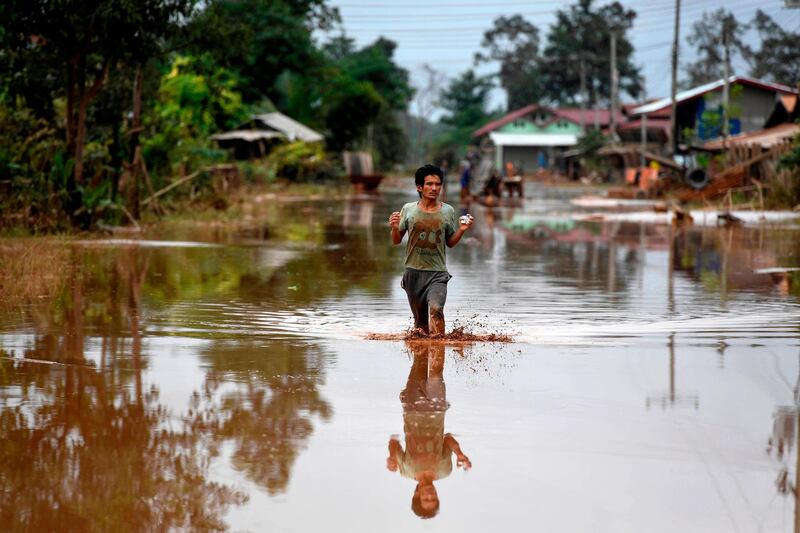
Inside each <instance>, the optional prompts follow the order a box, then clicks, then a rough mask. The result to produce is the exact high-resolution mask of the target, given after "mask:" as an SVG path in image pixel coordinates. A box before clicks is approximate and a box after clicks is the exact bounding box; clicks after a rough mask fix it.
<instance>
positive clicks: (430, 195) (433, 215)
mask: <svg viewBox="0 0 800 533" xmlns="http://www.w3.org/2000/svg"><path fill="white" fill-rule="evenodd" d="M442 179H443V175H442V170H441V169H440V168H439V167H436V166H433V165H425V166H423V167H420V168H418V169H417V172H416V173H415V174H414V182H415V183H416V185H417V193H418V194H419V201H418V202H410V203H407V204H406V205H404V206H403V208H402V209H401V210H400V211H395V212H394V213H392V214H391V216H389V225H390V226H391V228H392V244H400V242H401V241H402V240H403V236H404V235H405V234H406V231H408V242H407V243H406V272H405V274H403V281H402V283H401V286H402V287H403V289H405V291H406V294H407V295H408V303H409V305H410V306H411V312H412V313H413V314H414V327H415V328H416V329H418V330H421V332H423V333H425V334H430V335H443V334H444V303H445V300H446V299H447V282H448V281H450V278H451V277H452V276H451V275H450V274H449V273H448V272H447V266H446V265H445V248H444V246H445V244H447V246H448V247H450V248H452V247H453V246H455V245H456V244H458V241H460V240H461V237H462V236H463V235H464V232H465V231H467V230H468V229H469V228H470V226H472V221H473V218H472V215H464V216H462V217H461V218H458V217H456V212H455V210H454V209H453V207H452V206H450V205H447V204H445V203H442V202H440V201H439V193H440V192H441V190H442Z"/></svg>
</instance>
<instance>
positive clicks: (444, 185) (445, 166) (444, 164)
mask: <svg viewBox="0 0 800 533" xmlns="http://www.w3.org/2000/svg"><path fill="white" fill-rule="evenodd" d="M439 168H441V169H442V201H443V202H446V201H447V171H448V170H450V163H449V162H448V161H447V159H442V163H441V165H439Z"/></svg>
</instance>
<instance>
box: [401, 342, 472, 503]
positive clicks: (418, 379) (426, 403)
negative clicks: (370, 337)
mask: <svg viewBox="0 0 800 533" xmlns="http://www.w3.org/2000/svg"><path fill="white" fill-rule="evenodd" d="M406 346H407V347H408V349H409V350H410V352H411V355H412V357H413V361H412V364H411V370H410V371H409V373H408V382H407V383H406V387H405V389H403V390H402V391H401V392H400V402H401V403H402V404H403V430H404V432H405V448H404V447H403V445H402V444H401V443H400V440H399V437H397V436H392V438H391V439H389V456H388V457H387V458H386V467H387V468H388V469H389V470H390V471H392V472H399V473H400V475H401V476H403V477H405V478H408V479H412V480H414V481H416V482H417V485H416V487H415V489H414V493H413V495H412V497H411V509H412V511H414V513H415V514H416V515H417V516H419V517H421V518H432V517H434V516H436V514H437V513H438V512H439V495H438V493H437V492H436V487H435V486H434V481H437V480H440V479H443V478H445V477H447V476H449V475H450V473H451V472H452V470H453V461H452V456H453V455H455V456H456V464H457V466H458V467H460V468H463V469H464V470H468V469H470V468H472V463H471V462H470V460H469V458H468V457H467V456H466V455H465V454H464V452H463V451H462V450H461V446H460V445H459V443H458V441H456V439H455V438H454V437H453V435H451V434H450V433H445V432H444V418H445V411H446V410H447V408H448V407H449V404H448V403H447V394H446V389H445V384H444V377H443V372H444V344H442V343H434V342H424V341H423V342H419V341H416V342H408V343H407V344H406Z"/></svg>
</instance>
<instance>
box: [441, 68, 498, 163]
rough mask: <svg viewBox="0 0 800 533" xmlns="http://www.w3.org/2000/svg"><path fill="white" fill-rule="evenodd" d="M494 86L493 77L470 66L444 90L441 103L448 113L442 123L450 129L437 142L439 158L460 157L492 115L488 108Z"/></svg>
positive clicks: (443, 117)
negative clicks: (481, 74)
mask: <svg viewBox="0 0 800 533" xmlns="http://www.w3.org/2000/svg"><path fill="white" fill-rule="evenodd" d="M493 87H494V84H493V83H492V79H491V76H478V75H476V74H475V71H473V70H471V69H470V70H467V71H466V72H464V73H463V74H461V76H459V77H458V78H456V79H454V80H452V81H451V82H450V84H449V85H448V86H447V88H445V89H444V90H443V91H442V94H441V97H440V99H439V102H440V105H441V106H442V108H443V109H444V110H445V112H446V113H445V114H444V115H443V116H442V119H441V122H442V123H443V124H445V125H446V126H448V127H449V130H448V131H447V132H446V133H444V134H443V135H442V136H440V137H439V138H438V139H437V140H436V141H435V142H434V148H433V150H434V152H435V153H434V157H435V159H436V160H437V161H438V160H440V159H448V160H452V159H454V158H455V157H458V156H459V155H460V154H461V153H462V152H463V151H464V150H465V148H466V146H467V145H468V144H469V143H470V141H471V140H472V132H473V131H474V130H476V129H477V128H479V127H480V126H482V125H483V124H484V123H486V121H487V120H489V119H490V118H491V115H490V114H489V112H488V111H487V107H488V100H489V93H490V92H491V90H492V88H493Z"/></svg>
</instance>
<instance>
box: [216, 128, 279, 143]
mask: <svg viewBox="0 0 800 533" xmlns="http://www.w3.org/2000/svg"><path fill="white" fill-rule="evenodd" d="M276 137H284V134H283V133H281V132H279V131H272V130H234V131H226V132H225V133H217V134H214V135H212V136H211V138H212V139H214V140H215V141H230V140H241V141H247V142H253V141H262V140H267V139H274V138H276Z"/></svg>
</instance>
